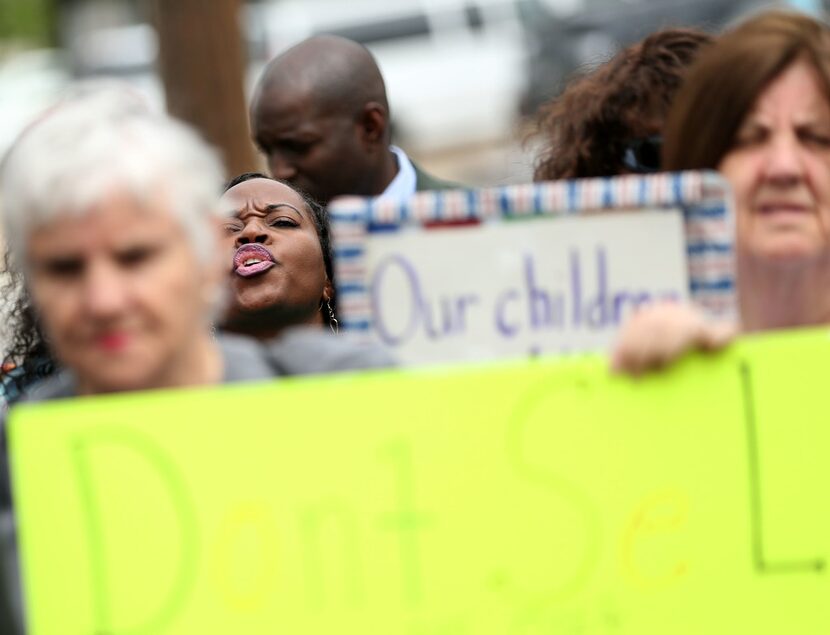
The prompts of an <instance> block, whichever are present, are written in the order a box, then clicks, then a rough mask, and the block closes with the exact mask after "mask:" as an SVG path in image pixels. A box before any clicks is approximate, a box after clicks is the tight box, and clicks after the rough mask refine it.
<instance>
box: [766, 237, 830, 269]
mask: <svg viewBox="0 0 830 635" xmlns="http://www.w3.org/2000/svg"><path fill="white" fill-rule="evenodd" d="M752 251H753V255H754V256H755V257H756V259H758V260H762V261H766V262H768V263H770V264H778V265H801V264H808V263H810V262H814V261H817V260H820V259H821V258H827V257H828V256H830V250H828V248H827V247H826V246H819V245H816V244H815V243H812V242H809V241H805V240H803V239H802V240H798V239H788V240H778V241H775V243H774V244H769V245H764V246H763V247H761V248H760V249H754V250H752Z"/></svg>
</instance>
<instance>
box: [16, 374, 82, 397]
mask: <svg viewBox="0 0 830 635" xmlns="http://www.w3.org/2000/svg"><path fill="white" fill-rule="evenodd" d="M76 395H77V389H76V387H75V378H74V377H73V376H72V373H70V372H69V371H67V370H61V371H58V372H57V373H55V374H54V375H51V376H49V377H47V378H46V379H43V380H41V381H38V382H36V383H34V384H33V385H32V386H30V387H28V388H27V389H26V390H25V392H24V393H23V396H22V397H21V399H20V401H22V402H28V403H35V402H38V401H51V400H52V399H65V398H67V397H74V396H76Z"/></svg>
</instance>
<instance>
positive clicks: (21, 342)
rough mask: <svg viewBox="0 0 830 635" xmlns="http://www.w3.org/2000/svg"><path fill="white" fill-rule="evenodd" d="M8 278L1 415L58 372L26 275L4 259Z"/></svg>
mask: <svg viewBox="0 0 830 635" xmlns="http://www.w3.org/2000/svg"><path fill="white" fill-rule="evenodd" d="M3 272H4V274H5V276H6V279H5V280H4V281H3V283H2V284H1V285H0V298H3V302H2V304H0V324H2V325H3V330H4V332H5V336H6V340H7V342H6V346H5V348H4V351H3V356H2V361H1V362H0V412H2V410H3V409H4V408H5V407H7V406H8V405H10V404H12V403H14V402H15V401H17V400H18V399H19V398H20V397H21V396H22V395H23V393H24V392H25V390H26V388H28V387H29V386H31V385H32V384H34V383H36V382H37V381H39V380H41V379H43V378H45V377H48V376H49V375H51V374H52V373H54V372H55V362H54V360H53V358H52V353H51V352H50V351H49V347H48V346H47V344H46V342H45V341H44V339H43V333H42V332H41V329H40V325H39V324H38V321H37V318H36V317H35V312H34V310H33V308H32V304H31V300H30V298H29V294H28V293H27V292H26V288H25V286H24V284H23V280H22V275H21V274H20V273H19V272H16V271H15V270H14V268H13V267H11V266H10V264H9V254H8V253H6V254H5V257H4V267H3Z"/></svg>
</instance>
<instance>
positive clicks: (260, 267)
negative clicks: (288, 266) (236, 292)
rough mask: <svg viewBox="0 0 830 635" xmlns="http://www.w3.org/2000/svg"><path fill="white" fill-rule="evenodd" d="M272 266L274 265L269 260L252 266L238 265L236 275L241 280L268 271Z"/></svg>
mask: <svg viewBox="0 0 830 635" xmlns="http://www.w3.org/2000/svg"><path fill="white" fill-rule="evenodd" d="M273 266H274V263H273V262H271V261H270V260H263V261H262V262H258V263H256V264H254V265H240V266H239V267H237V268H236V273H237V275H240V276H242V277H243V278H250V277H251V276H255V275H257V274H258V273H262V272H263V271H268V270H269V269H270V268H271V267H273Z"/></svg>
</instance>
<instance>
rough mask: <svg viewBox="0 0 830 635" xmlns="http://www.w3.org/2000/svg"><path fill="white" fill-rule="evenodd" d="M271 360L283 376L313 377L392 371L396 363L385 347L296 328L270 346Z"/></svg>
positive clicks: (323, 331) (268, 351) (320, 331)
mask: <svg viewBox="0 0 830 635" xmlns="http://www.w3.org/2000/svg"><path fill="white" fill-rule="evenodd" d="M266 348H267V355H268V359H269V361H270V362H271V365H272V367H273V368H274V369H275V370H276V371H277V372H278V373H279V374H281V375H310V374H316V373H331V372H338V371H348V370H365V369H371V368H391V367H394V366H396V365H397V364H396V362H395V359H394V358H393V357H392V355H391V354H390V353H389V352H388V351H387V350H386V349H385V348H383V347H381V346H379V345H377V344H367V343H363V342H360V341H356V340H354V339H352V338H350V337H349V336H348V335H334V334H333V333H331V332H329V331H327V330H324V329H320V328H294V329H290V330H288V331H286V332H285V333H283V334H282V335H281V336H280V337H278V338H275V339H273V340H271V341H269V342H267V344H266Z"/></svg>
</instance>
